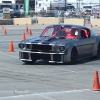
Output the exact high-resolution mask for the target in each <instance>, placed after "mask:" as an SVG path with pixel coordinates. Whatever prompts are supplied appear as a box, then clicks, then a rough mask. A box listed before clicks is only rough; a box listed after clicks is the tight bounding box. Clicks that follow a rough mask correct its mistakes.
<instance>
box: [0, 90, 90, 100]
mask: <svg viewBox="0 0 100 100" xmlns="http://www.w3.org/2000/svg"><path fill="white" fill-rule="evenodd" d="M85 91H91V90H90V89H81V90H70V91H60V92H46V93H35V94H25V95H17V96H8V97H0V100H2V99H9V100H12V99H14V98H17V99H22V98H26V97H34V96H40V97H43V98H47V99H48V100H56V99H53V98H51V97H49V96H47V95H51V94H56V95H57V94H58V95H59V94H62V93H78V92H85Z"/></svg>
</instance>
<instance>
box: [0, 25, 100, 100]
mask: <svg viewBox="0 0 100 100" xmlns="http://www.w3.org/2000/svg"><path fill="white" fill-rule="evenodd" d="M45 26H46V25H29V29H32V34H33V35H32V36H28V34H26V38H27V39H28V38H32V37H38V36H39V35H40V33H41V32H42V30H43V29H44V27H45ZM0 27H1V28H0V100H100V92H99V91H93V90H92V86H93V78H94V72H95V71H96V70H97V71H98V72H99V76H100V59H97V58H92V59H90V58H87V59H83V60H81V61H78V63H77V64H75V65H68V64H55V63H48V62H45V61H37V62H36V63H35V64H34V65H33V64H32V65H28V64H25V63H23V62H21V61H20V60H19V52H18V51H19V50H18V43H19V42H20V41H21V39H22V34H23V33H24V32H25V31H26V30H25V28H26V27H25V25H22V26H21V25H20V26H19V25H16V26H4V27H5V28H6V31H7V34H6V35H5V34H4V33H3V29H2V26H0ZM88 27H90V26H88ZM91 29H92V30H93V31H95V33H96V34H98V33H100V27H92V28H91ZM11 40H12V41H13V45H14V51H15V52H8V50H9V43H10V41H11Z"/></svg>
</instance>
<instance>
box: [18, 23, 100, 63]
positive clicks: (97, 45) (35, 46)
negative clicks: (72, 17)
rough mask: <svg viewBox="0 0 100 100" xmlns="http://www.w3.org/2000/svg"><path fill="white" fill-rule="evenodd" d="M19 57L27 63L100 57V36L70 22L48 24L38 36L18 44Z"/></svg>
mask: <svg viewBox="0 0 100 100" xmlns="http://www.w3.org/2000/svg"><path fill="white" fill-rule="evenodd" d="M18 47H19V59H20V60H21V61H23V62H26V63H35V62H36V61H37V60H41V59H42V60H47V61H49V62H56V63H72V64H74V63H76V62H77V60H80V59H82V58H87V57H92V56H97V57H100V36H98V35H97V34H95V33H94V32H93V31H92V30H90V29H89V28H87V27H84V26H79V25H70V24H57V25H50V26H47V27H46V28H45V29H44V31H43V32H42V33H41V34H40V36H39V37H38V38H32V39H27V40H23V41H21V42H20V43H19V44H18Z"/></svg>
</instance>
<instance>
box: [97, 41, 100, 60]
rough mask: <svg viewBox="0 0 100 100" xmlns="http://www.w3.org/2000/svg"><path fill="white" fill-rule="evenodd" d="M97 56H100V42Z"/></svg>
mask: <svg viewBox="0 0 100 100" xmlns="http://www.w3.org/2000/svg"><path fill="white" fill-rule="evenodd" d="M97 57H98V58H100V42H99V44H98V50H97Z"/></svg>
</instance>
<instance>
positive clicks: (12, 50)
mask: <svg viewBox="0 0 100 100" xmlns="http://www.w3.org/2000/svg"><path fill="white" fill-rule="evenodd" d="M9 52H14V47H13V41H10V45H9Z"/></svg>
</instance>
